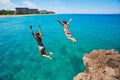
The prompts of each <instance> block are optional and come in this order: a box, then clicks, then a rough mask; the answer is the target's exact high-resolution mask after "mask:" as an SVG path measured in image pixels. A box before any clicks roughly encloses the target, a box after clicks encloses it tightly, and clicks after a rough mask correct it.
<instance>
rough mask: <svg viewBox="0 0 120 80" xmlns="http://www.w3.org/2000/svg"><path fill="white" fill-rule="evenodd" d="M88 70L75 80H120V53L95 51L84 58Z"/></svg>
mask: <svg viewBox="0 0 120 80" xmlns="http://www.w3.org/2000/svg"><path fill="white" fill-rule="evenodd" d="M83 61H84V65H85V66H86V70H85V71H84V72H82V73H79V74H78V75H77V76H75V77H74V80H120V53H118V51H116V50H114V49H112V50H93V51H92V52H91V53H90V54H85V55H84V57H83Z"/></svg>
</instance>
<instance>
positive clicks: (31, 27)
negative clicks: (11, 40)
mask: <svg viewBox="0 0 120 80" xmlns="http://www.w3.org/2000/svg"><path fill="white" fill-rule="evenodd" d="M30 32H31V33H32V35H33V36H34V37H35V34H34V32H33V30H32V25H30Z"/></svg>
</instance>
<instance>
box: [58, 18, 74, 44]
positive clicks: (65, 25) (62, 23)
mask: <svg viewBox="0 0 120 80" xmlns="http://www.w3.org/2000/svg"><path fill="white" fill-rule="evenodd" d="M57 21H58V22H59V23H60V24H61V25H62V26H63V28H64V33H65V35H66V37H67V39H69V40H71V41H72V42H73V43H75V42H76V39H75V38H73V37H72V36H71V33H70V31H69V30H68V26H69V24H70V23H71V21H72V19H70V20H69V22H67V21H66V20H63V21H62V22H61V21H60V20H58V19H57Z"/></svg>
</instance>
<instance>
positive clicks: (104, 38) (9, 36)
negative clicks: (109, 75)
mask: <svg viewBox="0 0 120 80" xmlns="http://www.w3.org/2000/svg"><path fill="white" fill-rule="evenodd" d="M56 18H58V19H60V20H63V19H66V20H67V21H68V20H69V19H70V18H72V20H73V21H72V23H71V24H70V26H69V30H70V31H71V33H72V36H73V37H75V38H76V39H77V43H76V44H73V43H72V42H71V41H69V40H67V39H66V37H65V35H64V32H63V28H62V26H61V25H60V24H59V23H58V22H57V21H56ZM39 23H40V24H41V27H42V30H43V43H44V45H45V47H46V51H51V52H53V53H54V54H53V55H52V58H53V60H52V61H50V60H48V59H46V58H43V57H41V56H40V54H39V49H38V46H37V43H36V41H35V39H34V38H33V36H32V35H31V33H30V30H29V25H30V24H32V25H33V30H34V31H35V32H36V31H38V24H39ZM112 48H114V49H116V50H118V51H120V15H82V14H60V15H42V16H40V15H38V16H18V17H1V18H0V80H72V79H73V77H74V76H75V75H77V73H79V72H82V71H84V69H85V68H84V65H83V61H82V57H83V55H84V53H88V52H90V51H92V50H94V49H97V50H98V49H112Z"/></svg>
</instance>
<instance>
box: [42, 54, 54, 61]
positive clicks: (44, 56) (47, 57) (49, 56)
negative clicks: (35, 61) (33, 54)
mask: <svg viewBox="0 0 120 80" xmlns="http://www.w3.org/2000/svg"><path fill="white" fill-rule="evenodd" d="M42 56H43V57H45V58H48V59H50V60H52V58H51V57H50V56H47V55H45V54H43V55H42Z"/></svg>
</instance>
